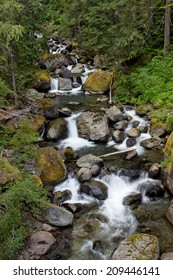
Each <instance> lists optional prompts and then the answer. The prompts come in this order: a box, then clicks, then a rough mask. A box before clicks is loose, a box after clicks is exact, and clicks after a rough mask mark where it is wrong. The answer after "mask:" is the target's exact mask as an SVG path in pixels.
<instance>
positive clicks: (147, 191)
mask: <svg viewBox="0 0 173 280" xmlns="http://www.w3.org/2000/svg"><path fill="white" fill-rule="evenodd" d="M138 190H139V191H141V192H142V193H143V194H144V195H146V196H148V197H149V198H153V199H154V198H158V197H163V196H164V194H165V189H164V188H163V186H162V184H161V181H159V180H154V181H146V182H144V183H141V184H139V185H138Z"/></svg>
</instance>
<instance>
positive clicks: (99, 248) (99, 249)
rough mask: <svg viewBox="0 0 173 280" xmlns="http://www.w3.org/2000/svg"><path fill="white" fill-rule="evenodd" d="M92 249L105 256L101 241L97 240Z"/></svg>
mask: <svg viewBox="0 0 173 280" xmlns="http://www.w3.org/2000/svg"><path fill="white" fill-rule="evenodd" d="M92 249H93V250H94V251H96V252H97V253H99V254H104V247H103V243H102V241H100V240H95V241H94V243H93V247H92Z"/></svg>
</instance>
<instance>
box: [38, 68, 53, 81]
mask: <svg viewBox="0 0 173 280" xmlns="http://www.w3.org/2000/svg"><path fill="white" fill-rule="evenodd" d="M35 77H36V78H37V79H38V80H40V81H43V82H46V83H49V82H50V80H51V77H50V75H49V74H48V73H47V72H46V71H43V70H42V71H38V72H36V73H35Z"/></svg>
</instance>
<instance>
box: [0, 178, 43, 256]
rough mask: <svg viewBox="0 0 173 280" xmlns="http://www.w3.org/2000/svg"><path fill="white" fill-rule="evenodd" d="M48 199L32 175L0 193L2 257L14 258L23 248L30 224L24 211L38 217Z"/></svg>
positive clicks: (0, 254)
mask: <svg viewBox="0 0 173 280" xmlns="http://www.w3.org/2000/svg"><path fill="white" fill-rule="evenodd" d="M46 199H47V196H46V193H45V191H44V190H43V189H42V188H40V187H38V186H37V185H36V183H35V182H34V180H33V178H32V177H31V176H27V177H25V179H24V180H23V181H16V182H15V183H13V184H12V185H11V186H10V188H9V190H8V191H6V192H5V193H3V194H1V195H0V244H1V245H0V259H12V258H14V257H15V254H16V253H17V252H18V251H19V250H20V249H21V248H22V246H23V243H24V239H25V237H26V236H27V230H26V228H27V226H28V225H27V224H26V222H24V221H23V219H22V213H23V212H24V211H25V212H29V213H31V214H32V215H33V216H36V217H37V215H38V214H39V213H40V209H41V208H42V207H43V206H42V205H43V202H44V201H46Z"/></svg>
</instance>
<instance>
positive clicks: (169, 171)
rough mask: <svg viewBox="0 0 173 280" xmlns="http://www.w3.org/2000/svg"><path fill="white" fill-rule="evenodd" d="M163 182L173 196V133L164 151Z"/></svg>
mask: <svg viewBox="0 0 173 280" xmlns="http://www.w3.org/2000/svg"><path fill="white" fill-rule="evenodd" d="M164 161H165V162H164V168H163V169H162V174H163V180H164V184H165V185H166V187H167V188H168V189H169V191H170V192H171V193H172V195H173V132H172V133H171V134H170V136H169V138H168V140H167V142H166V146H165V149H164Z"/></svg>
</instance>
